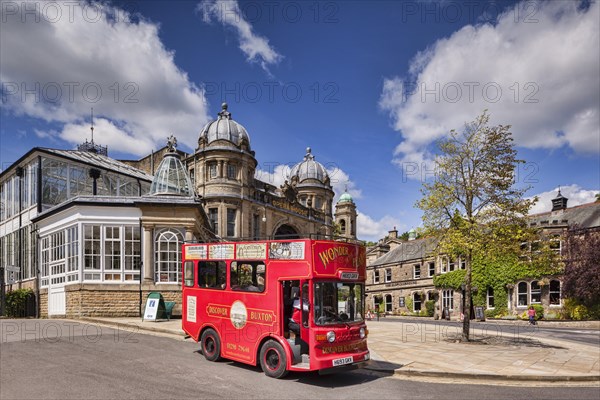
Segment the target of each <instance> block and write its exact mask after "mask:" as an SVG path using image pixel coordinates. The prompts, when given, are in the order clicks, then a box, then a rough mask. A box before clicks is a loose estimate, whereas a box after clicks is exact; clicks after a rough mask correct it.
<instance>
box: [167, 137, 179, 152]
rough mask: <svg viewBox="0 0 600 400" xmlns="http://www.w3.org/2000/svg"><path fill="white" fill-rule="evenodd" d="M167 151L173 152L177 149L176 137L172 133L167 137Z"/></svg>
mask: <svg viewBox="0 0 600 400" xmlns="http://www.w3.org/2000/svg"><path fill="white" fill-rule="evenodd" d="M167 151H168V152H169V153H174V152H176V151H177V138H176V137H175V136H173V135H171V136H169V137H168V138H167Z"/></svg>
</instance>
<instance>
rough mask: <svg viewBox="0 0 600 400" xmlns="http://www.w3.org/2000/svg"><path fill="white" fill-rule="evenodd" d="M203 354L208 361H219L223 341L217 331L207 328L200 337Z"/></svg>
mask: <svg viewBox="0 0 600 400" xmlns="http://www.w3.org/2000/svg"><path fill="white" fill-rule="evenodd" d="M200 346H201V347H202V354H204V357H205V358H206V359H207V360H208V361H217V360H218V359H219V358H220V357H221V341H220V340H219V336H218V335H217V332H215V331H214V330H213V329H207V330H205V331H204V333H203V334H202V336H201V337H200Z"/></svg>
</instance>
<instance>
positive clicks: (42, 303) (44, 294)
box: [38, 289, 48, 318]
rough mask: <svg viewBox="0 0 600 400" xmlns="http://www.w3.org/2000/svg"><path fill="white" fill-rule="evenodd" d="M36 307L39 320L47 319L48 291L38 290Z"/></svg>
mask: <svg viewBox="0 0 600 400" xmlns="http://www.w3.org/2000/svg"><path fill="white" fill-rule="evenodd" d="M38 307H39V310H40V318H48V289H40V298H39V299H38Z"/></svg>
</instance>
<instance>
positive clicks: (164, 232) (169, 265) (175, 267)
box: [154, 228, 183, 284]
mask: <svg viewBox="0 0 600 400" xmlns="http://www.w3.org/2000/svg"><path fill="white" fill-rule="evenodd" d="M162 238H164V239H167V240H166V241H165V242H163V241H162V240H161V239H162ZM174 239H175V240H174ZM161 243H167V246H168V248H167V249H166V250H167V254H169V253H174V254H175V260H172V259H169V257H167V259H166V261H163V260H164V258H163V257H161V256H162V255H163V249H161ZM182 244H183V234H182V233H181V232H180V231H179V230H176V229H170V228H167V229H161V230H160V231H159V232H157V233H156V235H155V239H154V281H155V282H156V283H157V284H180V283H181V279H182V276H181V245H182ZM163 266H166V269H165V270H163ZM162 274H166V275H167V279H166V280H163V279H162V278H161V276H162ZM173 274H175V275H176V280H172V279H171V276H172V275H173Z"/></svg>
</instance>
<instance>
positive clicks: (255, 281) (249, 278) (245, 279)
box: [230, 261, 265, 292]
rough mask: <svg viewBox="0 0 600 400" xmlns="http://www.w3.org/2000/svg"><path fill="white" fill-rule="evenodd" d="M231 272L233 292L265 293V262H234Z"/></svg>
mask: <svg viewBox="0 0 600 400" xmlns="http://www.w3.org/2000/svg"><path fill="white" fill-rule="evenodd" d="M230 271H231V272H230V285H231V289H232V290H239V291H243V292H264V290H265V263H264V261H232V262H231V268H230Z"/></svg>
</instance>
